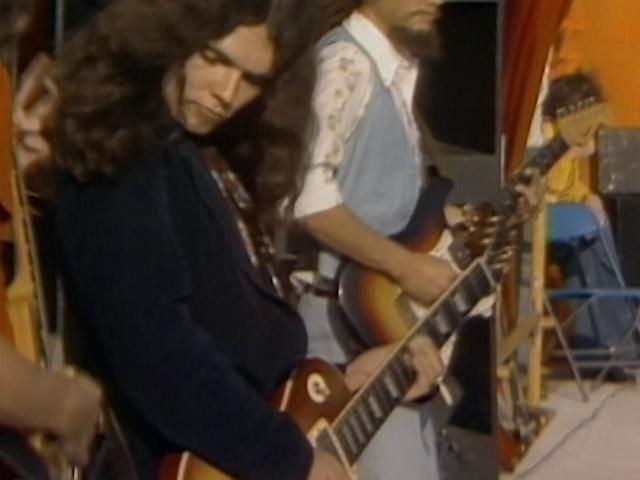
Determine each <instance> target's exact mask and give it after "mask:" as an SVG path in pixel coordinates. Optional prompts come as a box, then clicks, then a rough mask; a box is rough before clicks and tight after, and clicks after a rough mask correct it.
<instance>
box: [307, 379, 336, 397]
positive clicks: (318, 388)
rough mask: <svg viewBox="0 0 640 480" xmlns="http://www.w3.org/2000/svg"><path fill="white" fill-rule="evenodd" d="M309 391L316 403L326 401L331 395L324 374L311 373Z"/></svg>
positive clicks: (308, 380) (308, 382)
mask: <svg viewBox="0 0 640 480" xmlns="http://www.w3.org/2000/svg"><path fill="white" fill-rule="evenodd" d="M307 392H308V393H309V398H311V400H312V401H313V402H315V403H324V402H326V401H327V399H328V398H329V396H330V395H331V389H330V388H329V385H327V382H326V381H325V379H324V378H323V377H322V375H320V374H318V373H313V374H311V375H309V378H308V379H307Z"/></svg>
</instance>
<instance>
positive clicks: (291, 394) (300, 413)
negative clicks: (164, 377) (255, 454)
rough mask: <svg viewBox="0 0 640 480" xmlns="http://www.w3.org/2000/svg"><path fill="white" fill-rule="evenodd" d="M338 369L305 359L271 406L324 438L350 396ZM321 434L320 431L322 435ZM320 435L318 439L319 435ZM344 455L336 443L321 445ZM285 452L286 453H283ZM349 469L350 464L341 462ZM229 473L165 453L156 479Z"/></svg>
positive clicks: (221, 478) (200, 479) (314, 438)
mask: <svg viewBox="0 0 640 480" xmlns="http://www.w3.org/2000/svg"><path fill="white" fill-rule="evenodd" d="M351 395H352V394H351V391H350V390H349V389H348V387H347V386H346V384H345V383H344V381H343V380H342V375H341V374H340V372H339V371H338V370H337V369H336V368H335V367H333V366H332V365H329V364H328V363H325V362H323V361H322V360H319V359H308V360H306V361H305V362H304V363H303V364H302V365H301V366H300V367H299V368H298V369H297V370H296V371H295V372H294V373H293V375H292V376H291V378H290V379H289V380H288V381H287V382H286V383H285V384H284V385H283V386H282V387H281V388H280V389H279V390H278V391H277V392H276V394H275V396H274V398H273V399H272V401H271V406H272V407H273V408H274V409H276V410H278V411H281V412H286V413H287V414H288V415H289V416H290V417H291V418H293V419H294V421H295V422H296V423H297V424H298V426H299V427H300V429H301V430H302V431H303V432H305V433H306V435H307V437H308V438H309V440H310V441H311V443H312V444H314V445H315V444H317V443H318V442H323V441H326V440H327V439H329V438H330V437H331V435H332V434H330V433H329V432H328V429H329V425H330V423H331V422H332V421H333V420H334V419H335V418H336V417H337V416H338V415H339V414H340V412H342V411H343V409H344V408H345V406H346V405H347V404H348V403H349V400H350V399H351ZM323 434H324V435H323ZM322 435H323V439H322V440H320V436H322ZM322 445H323V447H324V448H329V449H330V450H332V451H333V452H334V453H336V454H337V456H338V457H339V458H344V454H342V453H341V452H340V448H339V447H338V446H337V444H332V445H325V444H324V443H322ZM283 454H286V453H283ZM345 466H346V467H347V468H348V469H349V470H351V468H349V467H348V465H345ZM232 478H233V477H232V476H229V475H227V474H225V473H223V472H222V471H220V470H218V469H217V468H215V467H213V466H211V465H210V464H208V463H207V462H206V461H204V460H202V459H200V458H199V457H197V456H196V455H194V454H193V453H190V452H184V453H181V454H173V455H169V456H167V457H166V458H165V459H164V460H163V462H162V465H161V468H160V474H159V477H158V479H159V480H231V479H232Z"/></svg>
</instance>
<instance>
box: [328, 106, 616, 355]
mask: <svg viewBox="0 0 640 480" xmlns="http://www.w3.org/2000/svg"><path fill="white" fill-rule="evenodd" d="M608 116H609V109H608V106H607V104H606V103H604V102H603V101H602V99H599V98H588V99H584V100H581V101H579V102H577V103H575V104H574V105H572V106H570V107H567V108H564V109H563V110H562V111H561V112H559V113H558V127H559V132H558V134H557V135H556V136H555V137H554V138H552V139H551V141H549V142H548V144H547V145H545V146H544V147H543V148H542V149H540V150H539V151H538V152H537V154H536V155H535V156H534V157H533V158H531V159H530V160H529V161H528V162H526V164H525V165H524V166H523V167H522V168H521V169H520V170H519V172H518V173H516V174H515V175H514V177H513V178H512V179H510V181H509V183H508V184H507V185H506V186H505V187H504V188H503V189H502V190H501V191H500V192H499V193H498V194H497V195H496V196H495V197H494V198H492V199H491V200H490V201H488V202H486V203H485V204H483V205H481V206H480V207H479V208H478V209H477V210H476V211H478V212H480V213H481V214H482V215H483V216H485V217H492V218H497V219H499V221H500V222H501V223H502V224H506V223H507V222H508V221H509V219H512V218H513V217H514V215H515V213H516V211H517V203H518V196H519V195H518V193H517V191H516V190H515V186H516V185H518V184H521V183H526V182H527V181H528V178H529V176H530V174H531V172H532V171H533V170H537V171H538V172H539V173H540V175H541V176H543V175H545V174H546V173H547V172H548V171H549V170H550V169H551V167H553V165H554V164H555V163H556V162H557V161H558V160H559V159H560V158H561V157H562V156H563V155H564V154H565V153H566V152H567V151H568V150H569V148H570V147H571V146H582V145H584V144H585V143H586V142H587V141H588V140H589V139H591V138H594V134H595V131H596V130H597V128H598V127H600V126H601V125H602V124H604V123H605V122H606V120H607V118H608ZM451 186H452V184H451V182H450V181H449V180H447V179H444V178H436V179H435V180H433V181H432V182H430V184H429V185H427V187H426V188H425V189H424V191H423V192H422V194H421V196H420V198H419V200H418V203H417V205H416V208H415V209H414V212H413V214H412V217H411V219H410V220H409V223H408V224H407V226H406V227H405V228H404V229H403V230H402V231H401V232H399V233H397V234H396V235H392V236H391V238H392V239H393V240H395V241H397V242H399V243H400V244H402V245H404V246H405V247H406V248H408V249H409V250H412V251H414V252H421V253H425V254H429V255H435V256H437V257H438V258H443V259H445V260H448V261H450V262H451V264H452V266H453V267H454V269H457V270H460V269H461V268H462V269H463V268H464V266H465V265H466V264H468V262H469V259H470V258H473V257H474V256H475V255H477V253H478V252H481V251H482V249H483V248H484V245H481V244H480V243H482V242H479V243H478V242H476V243H475V244H474V240H478V239H480V240H482V238H483V236H482V233H481V232H480V233H477V232H476V233H477V234H476V235H475V236H474V238H473V239H472V242H471V243H472V244H473V245H472V246H471V250H472V252H470V248H469V247H470V246H469V243H468V242H462V244H461V243H460V242H456V241H454V238H453V235H452V233H451V232H450V230H449V229H448V228H447V224H446V220H445V217H444V213H443V211H444V206H445V202H446V199H447V196H448V194H449V192H450V190H451ZM498 227H499V226H498V225H495V224H491V229H495V228H498ZM338 294H339V301H340V305H341V306H342V308H343V310H344V311H345V313H346V316H347V318H348V320H349V322H350V323H351V324H352V325H353V327H354V328H355V329H356V331H357V332H358V333H359V334H360V336H361V338H362V340H363V341H364V342H365V343H367V344H369V345H371V346H373V345H384V344H388V343H391V342H395V341H397V340H399V339H401V338H403V336H404V335H406V333H407V331H408V330H409V329H410V328H411V327H412V325H413V322H414V316H413V315H407V314H406V313H407V309H406V308H405V307H406V305H407V304H409V305H410V306H411V309H413V310H416V311H422V310H425V309H428V308H429V307H430V306H429V305H421V304H419V303H417V302H415V301H412V300H410V299H409V298H407V295H406V294H405V293H404V292H403V290H402V288H401V287H400V286H399V285H398V284H396V283H395V282H394V281H393V280H392V279H390V278H389V277H387V276H386V275H384V274H382V273H380V272H378V271H376V270H372V269H369V268H367V267H364V266H362V265H360V264H357V263H355V262H350V261H346V262H345V263H344V264H343V265H342V267H341V270H340V274H339V278H338ZM403 306H404V307H403Z"/></svg>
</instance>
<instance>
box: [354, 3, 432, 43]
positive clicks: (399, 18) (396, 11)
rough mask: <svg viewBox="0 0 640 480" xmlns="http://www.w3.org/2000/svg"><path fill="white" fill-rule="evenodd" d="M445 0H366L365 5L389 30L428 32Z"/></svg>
mask: <svg viewBox="0 0 640 480" xmlns="http://www.w3.org/2000/svg"><path fill="white" fill-rule="evenodd" d="M443 2H444V0H365V1H364V6H365V8H367V9H369V10H370V11H371V12H373V13H374V14H375V16H376V18H377V19H378V20H379V21H381V22H383V23H384V24H385V26H386V27H387V30H399V29H401V30H406V31H407V33H409V34H414V35H420V34H425V33H428V32H429V31H430V30H431V28H432V27H433V24H434V22H435V21H436V20H437V18H438V9H439V7H440V5H441V4H442V3H443Z"/></svg>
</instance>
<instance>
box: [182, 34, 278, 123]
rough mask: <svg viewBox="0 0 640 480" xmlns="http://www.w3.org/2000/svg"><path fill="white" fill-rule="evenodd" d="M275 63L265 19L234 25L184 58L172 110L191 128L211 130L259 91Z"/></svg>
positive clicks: (272, 46)
mask: <svg viewBox="0 0 640 480" xmlns="http://www.w3.org/2000/svg"><path fill="white" fill-rule="evenodd" d="M274 63H275V47H274V45H273V42H272V41H271V39H270V38H269V33H268V30H267V27H266V26H265V25H260V26H241V27H238V28H236V29H235V30H234V31H233V32H231V33H230V34H229V35H227V36H226V37H223V38H221V39H218V40H216V41H213V42H211V43H209V44H208V45H207V47H206V48H204V49H203V50H201V51H199V52H197V53H195V54H193V55H192V56H191V57H189V58H188V59H187V61H186V62H185V65H184V85H183V90H182V95H181V96H180V98H179V100H178V105H177V108H174V116H175V117H176V118H177V120H178V121H179V122H180V123H181V124H182V125H183V126H184V127H185V129H187V130H188V131H189V132H191V133H195V134H199V135H205V134H207V133H210V132H212V131H213V130H215V129H216V127H218V126H219V125H220V124H222V123H223V122H224V121H225V120H227V119H228V118H229V117H232V116H233V115H234V114H235V113H236V112H238V110H240V109H242V108H243V107H244V106H246V105H247V104H248V103H250V102H251V101H252V100H254V99H255V98H256V97H257V96H258V95H260V93H261V92H262V89H263V87H264V85H265V83H266V82H267V81H268V80H269V79H270V77H271V75H272V73H273V69H274Z"/></svg>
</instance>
